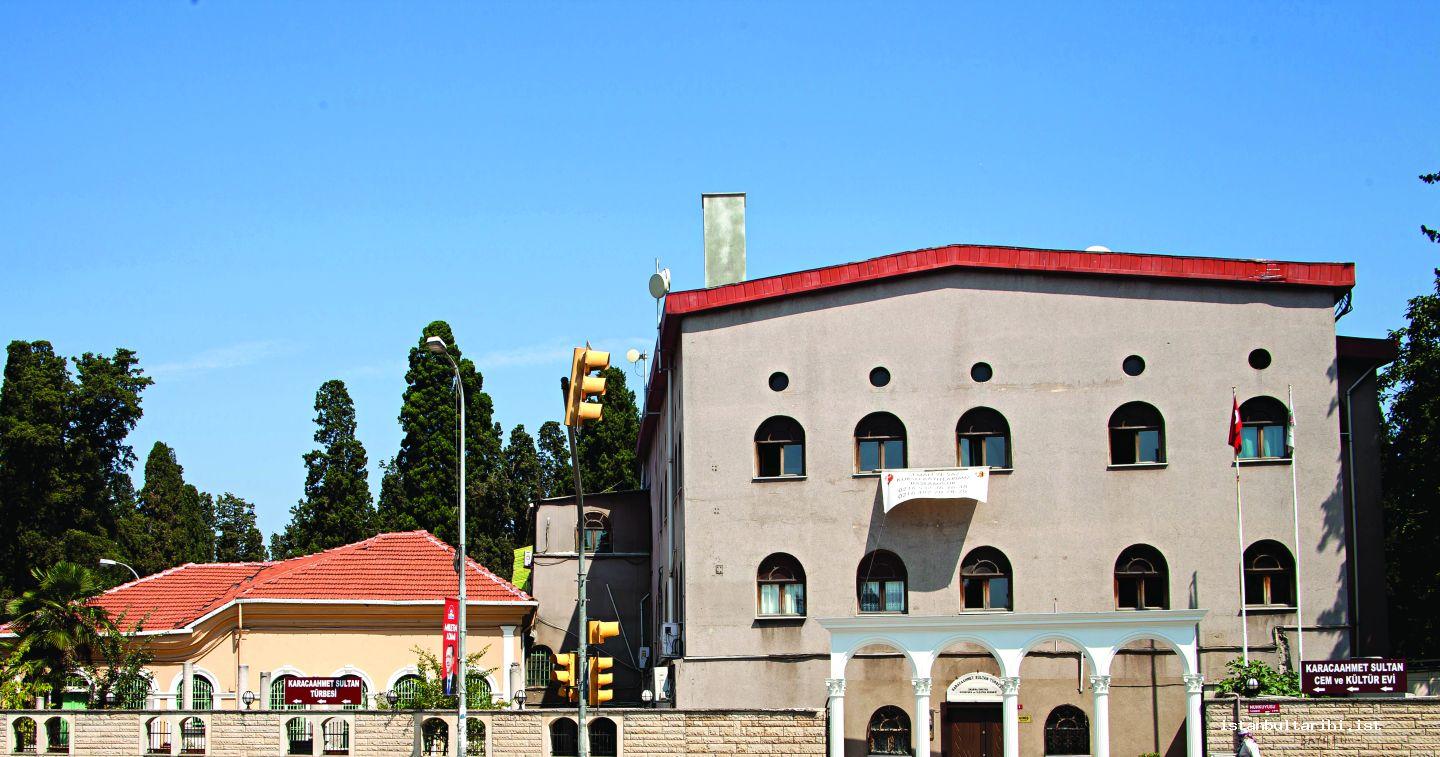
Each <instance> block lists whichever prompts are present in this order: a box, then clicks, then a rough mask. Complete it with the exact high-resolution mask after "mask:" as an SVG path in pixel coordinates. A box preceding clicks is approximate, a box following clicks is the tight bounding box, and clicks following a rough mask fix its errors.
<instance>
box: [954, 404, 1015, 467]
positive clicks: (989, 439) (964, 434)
mask: <svg viewBox="0 0 1440 757" xmlns="http://www.w3.org/2000/svg"><path fill="white" fill-rule="evenodd" d="M955 445H956V447H955V449H956V455H957V457H958V460H957V462H958V464H959V465H960V467H962V468H970V467H979V466H989V467H991V468H1004V469H1009V468H1010V467H1011V460H1010V424H1009V423H1008V422H1007V421H1006V420H1005V416H1003V415H1001V414H1000V413H999V411H997V410H993V409H991V408H988V407H977V408H974V409H971V410H967V411H966V412H965V414H964V415H962V416H960V422H959V423H957V424H956V425H955Z"/></svg>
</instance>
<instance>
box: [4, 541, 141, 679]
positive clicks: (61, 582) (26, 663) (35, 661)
mask: <svg viewBox="0 0 1440 757" xmlns="http://www.w3.org/2000/svg"><path fill="white" fill-rule="evenodd" d="M31 575H32V577H33V578H34V584H35V586H34V588H31V589H26V590H25V591H24V592H22V593H21V594H20V595H19V596H17V597H14V598H13V599H11V600H9V601H8V602H6V603H5V617H6V618H7V619H8V620H9V622H10V623H11V624H12V625H13V626H14V630H15V633H16V638H17V641H16V643H15V645H14V646H13V648H12V649H11V650H10V654H9V655H8V656H7V659H6V668H7V669H6V670H4V671H0V673H3V675H4V677H5V679H6V680H10V679H14V678H19V679H22V680H25V681H28V682H29V683H30V684H31V685H30V687H29V693H31V694H38V693H46V692H54V691H60V690H62V688H63V687H64V684H65V677H66V676H67V675H69V673H70V671H72V670H75V669H77V668H79V667H81V666H83V665H88V664H89V663H90V661H91V660H92V659H93V658H94V657H96V656H97V652H98V651H99V650H100V647H101V646H102V638H103V637H104V636H105V635H106V634H111V633H115V626H114V624H113V623H112V622H111V621H110V618H109V616H108V615H107V614H106V612H105V610H104V609H103V608H100V607H96V606H93V605H89V604H86V600H88V599H89V598H90V597H93V596H95V595H96V594H98V593H100V591H101V590H102V589H103V588H104V585H103V584H102V583H100V581H99V579H97V578H96V576H95V574H94V573H91V572H90V571H89V570H88V569H86V568H82V567H80V566H79V565H76V564H74V563H70V562H61V563H57V564H55V565H54V566H52V567H50V568H48V569H43V570H42V569H40V568H35V569H34V570H32V571H31Z"/></svg>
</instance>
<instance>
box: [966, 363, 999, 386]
mask: <svg viewBox="0 0 1440 757" xmlns="http://www.w3.org/2000/svg"><path fill="white" fill-rule="evenodd" d="M994 376H995V370H994V369H993V368H991V367H990V364H989V363H976V364H974V365H972V366H970V378H972V379H975V380H976V381H978V382H980V383H982V384H983V383H985V382H986V381H989V380H990V379H992V378H994Z"/></svg>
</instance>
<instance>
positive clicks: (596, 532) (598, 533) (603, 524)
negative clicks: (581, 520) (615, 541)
mask: <svg viewBox="0 0 1440 757" xmlns="http://www.w3.org/2000/svg"><path fill="white" fill-rule="evenodd" d="M584 534H585V551H586V552H599V553H608V552H611V551H613V550H612V548H611V544H610V516H608V515H606V514H605V513H602V512H600V511H598V510H590V511H589V512H587V513H585V528H584Z"/></svg>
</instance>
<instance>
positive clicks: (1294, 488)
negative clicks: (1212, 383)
mask: <svg viewBox="0 0 1440 757" xmlns="http://www.w3.org/2000/svg"><path fill="white" fill-rule="evenodd" d="M1285 412H1286V415H1287V416H1288V417H1286V418H1285V436H1286V441H1288V442H1289V447H1290V449H1289V450H1288V452H1289V453H1290V503H1291V506H1292V507H1293V508H1294V510H1295V643H1296V652H1295V662H1296V663H1297V665H1296V669H1297V670H1298V669H1299V668H1301V667H1303V662H1304V660H1305V600H1304V599H1302V598H1301V597H1303V596H1304V595H1305V591H1304V587H1305V584H1304V583H1303V582H1302V581H1301V580H1300V555H1301V553H1302V550H1301V549H1300V486H1299V484H1298V483H1297V474H1296V472H1295V387H1294V386H1293V385H1287V386H1286V387H1285Z"/></svg>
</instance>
